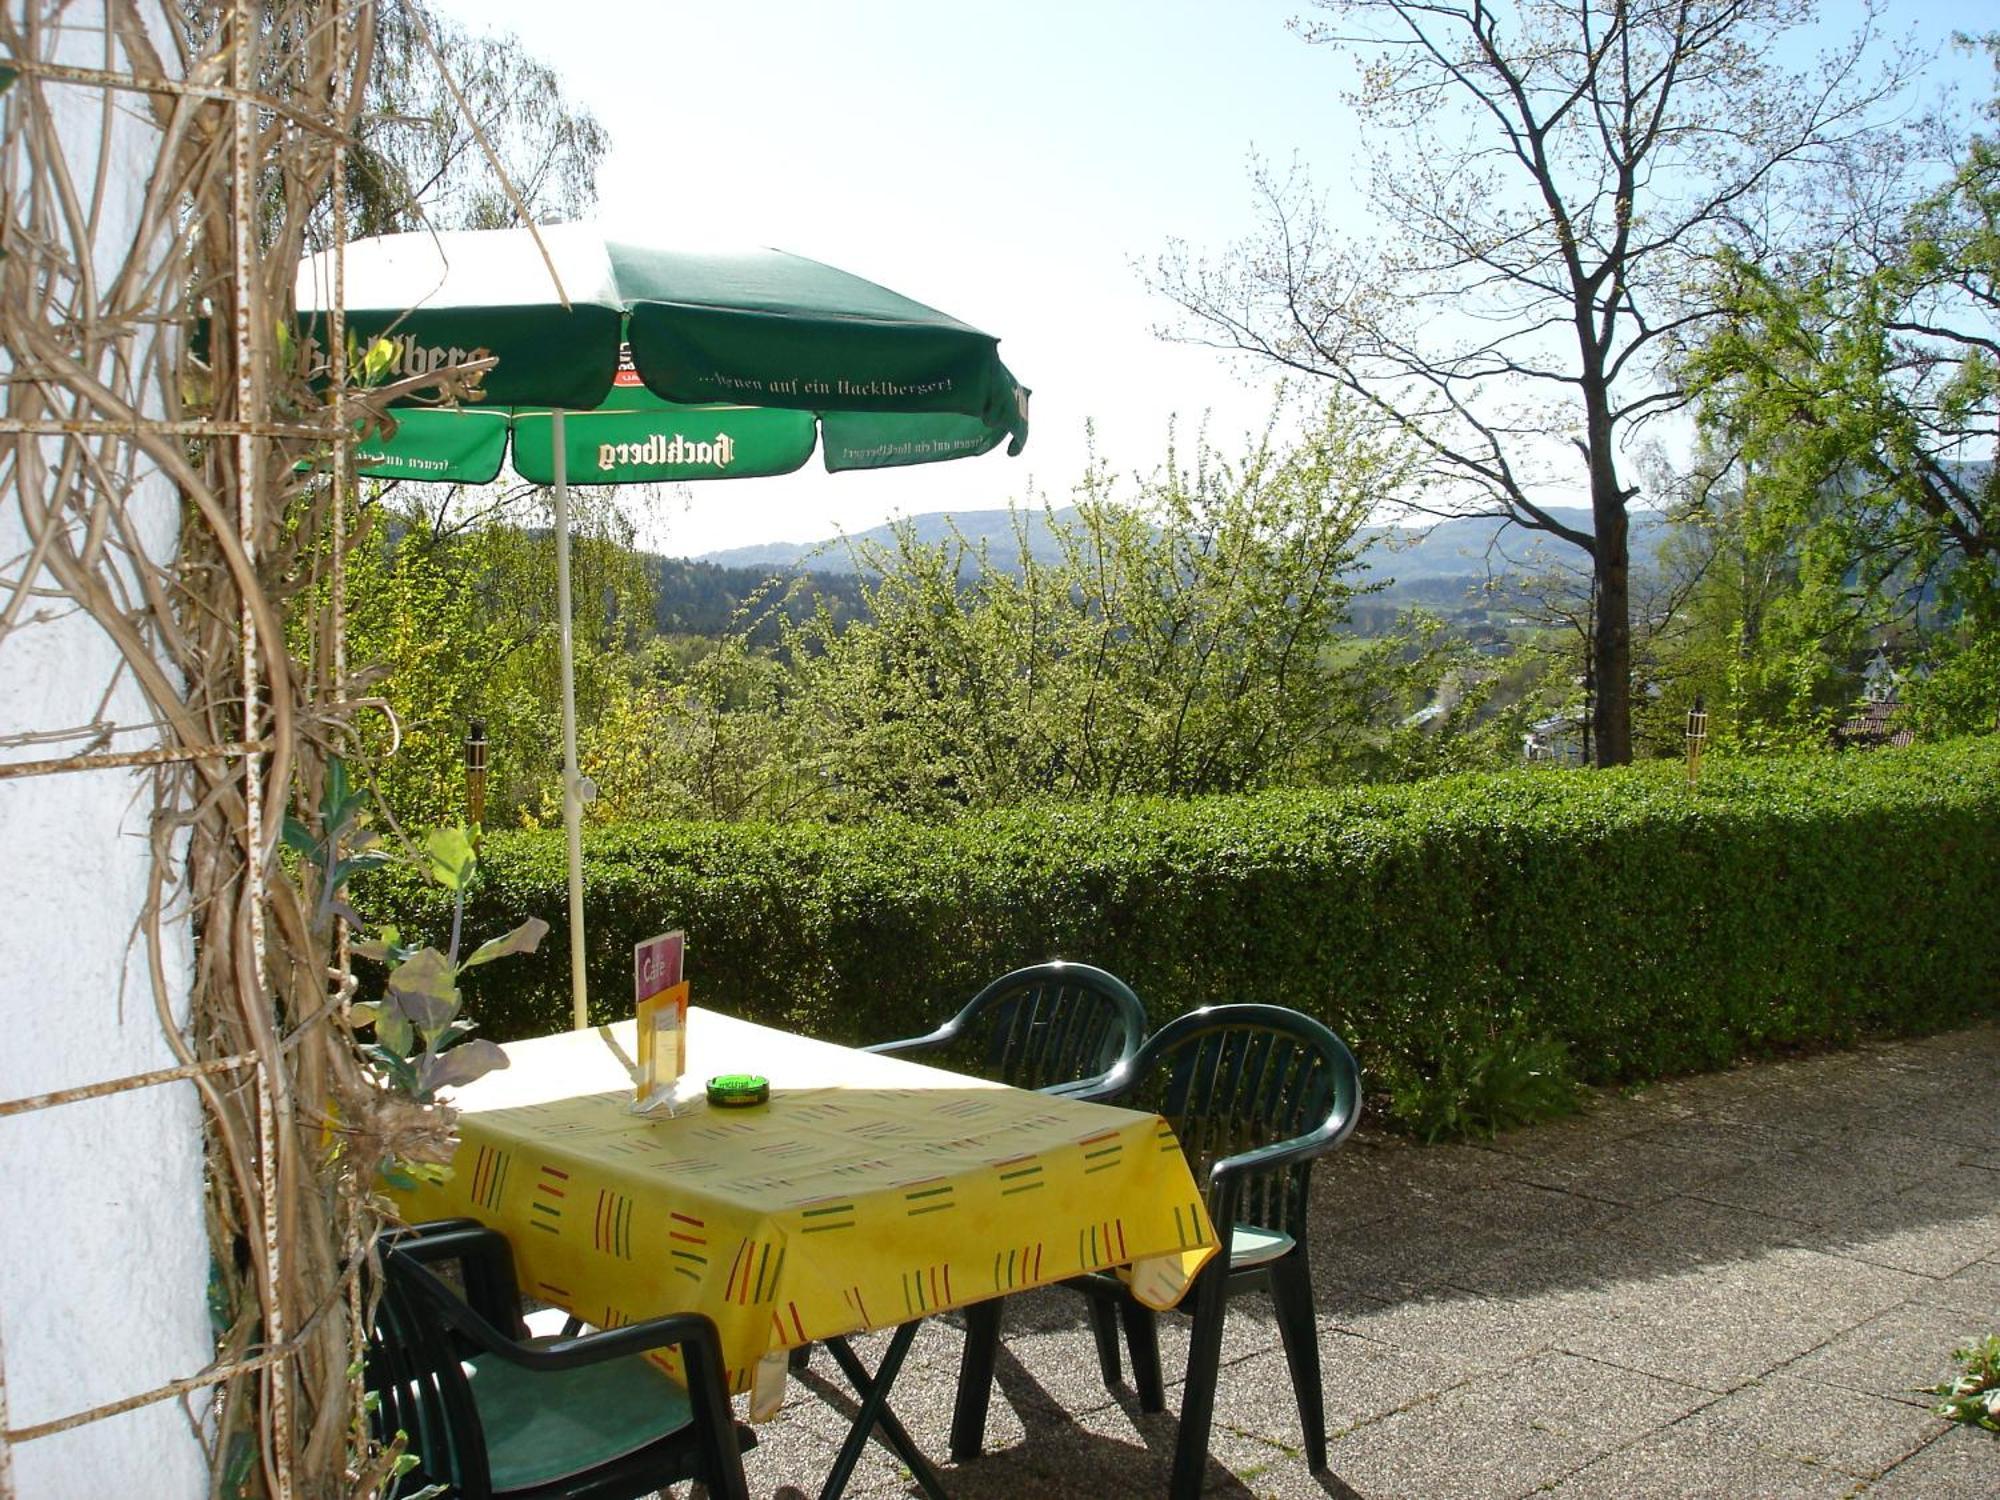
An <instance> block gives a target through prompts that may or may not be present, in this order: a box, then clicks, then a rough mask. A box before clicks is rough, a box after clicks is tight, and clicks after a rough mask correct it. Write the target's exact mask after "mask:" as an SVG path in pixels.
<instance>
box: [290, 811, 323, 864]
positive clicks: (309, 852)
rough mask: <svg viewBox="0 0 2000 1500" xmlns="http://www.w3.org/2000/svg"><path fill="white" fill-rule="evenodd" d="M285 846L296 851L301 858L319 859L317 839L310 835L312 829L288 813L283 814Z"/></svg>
mask: <svg viewBox="0 0 2000 1500" xmlns="http://www.w3.org/2000/svg"><path fill="white" fill-rule="evenodd" d="M284 840H285V847H286V848H287V849H295V850H297V851H298V854H299V857H300V858H301V859H310V860H313V861H315V862H317V861H318V859H319V840H318V839H316V838H314V837H313V836H312V830H311V829H310V828H308V827H306V825H305V824H303V823H301V822H300V821H299V820H298V819H297V818H295V817H293V816H292V815H291V814H290V813H287V814H286V815H285V831H284Z"/></svg>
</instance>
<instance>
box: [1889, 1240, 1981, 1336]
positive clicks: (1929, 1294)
mask: <svg viewBox="0 0 2000 1500" xmlns="http://www.w3.org/2000/svg"><path fill="white" fill-rule="evenodd" d="M1911 1300H1912V1301H1915V1302H1929V1303H1931V1304H1933V1305H1934V1306H1937V1307H1949V1308H1954V1309H1956V1310H1957V1311H1959V1312H1961V1313H1966V1314H1968V1315H1970V1317H1971V1319H1972V1320H1973V1321H1975V1322H1976V1321H1979V1320H1985V1321H1987V1322H1995V1323H2000V1311H1996V1309H2000V1258H1995V1259H1989V1260H1976V1261H1974V1262H1973V1263H1972V1264H1971V1265H1969V1266H1966V1267H1965V1268H1964V1269H1963V1270H1960V1271H1956V1272H1954V1273H1953V1274H1951V1275H1950V1276H1945V1277H1941V1278H1939V1279H1938V1280H1936V1281H1933V1282H1932V1283H1931V1284H1930V1285H1929V1286H1927V1287H1925V1288H1924V1289H1923V1290H1921V1291H1919V1292H1918V1293H1916V1295H1915V1296H1914V1297H1912V1298H1911ZM1996 1331H2000V1330H1996Z"/></svg>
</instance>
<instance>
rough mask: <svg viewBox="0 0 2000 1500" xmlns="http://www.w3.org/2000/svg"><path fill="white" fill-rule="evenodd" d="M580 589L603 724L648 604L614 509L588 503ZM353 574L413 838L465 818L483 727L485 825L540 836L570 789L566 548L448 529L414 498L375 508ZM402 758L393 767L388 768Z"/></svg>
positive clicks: (580, 685) (387, 775) (380, 781)
mask: <svg viewBox="0 0 2000 1500" xmlns="http://www.w3.org/2000/svg"><path fill="white" fill-rule="evenodd" d="M574 498H575V499H576V500H577V501H578V506H577V523H578V524H577V529H576V531H575V533H574V534H573V535H572V538H571V541H572V553H571V574H572V585H573V587H572V595H573V601H574V611H573V621H574V626H573V629H574V636H575V642H576V662H577V674H576V681H577V705H578V709H577V711H578V714H579V716H580V717H583V718H585V719H588V718H591V717H595V716H596V715H597V714H599V713H600V712H603V711H605V710H606V708H607V707H608V705H610V704H611V703H612V702H613V701H614V700H615V699H616V698H617V696H618V694H619V692H620V691H621V689H622V686H623V683H624V681H625V675H626V668H625V665H624V661H625V657H626V654H627V652H628V650H629V648H630V647H631V646H632V645H633V644H634V641H635V633H636V632H637V631H639V630H641V629H643V628H644V626H645V623H646V622H647V616H648V610H649V601H648V598H647V594H646V578H645V573H644V569H643V567H642V565H641V563H640V561H639V559H638V558H637V557H636V556H635V555H634V554H633V553H632V552H631V551H630V550H629V548H630V541H631V535H630V532H629V530H627V529H626V528H625V525H624V521H623V517H622V516H621V515H620V514H619V512H618V511H617V510H616V508H615V507H614V506H612V505H611V504H610V503H609V502H607V501H606V500H604V499H603V498H602V496H601V495H600V494H599V493H597V492H593V491H578V492H577V494H576V496H575V497H574ZM369 510H370V521H369V526H368V529H367V530H366V531H365V532H364V533H363V535H362V536H360V537H359V538H358V539H356V541H355V543H354V545H353V547H352V549H351V551H350V553H349V561H348V590H347V595H348V608H347V616H348V655H349V658H350V659H351V660H352V661H354V662H355V663H357V664H361V665H363V666H364V669H365V677H364V681H365V683H366V687H365V688H364V690H365V691H368V692H371V693H373V694H374V695H376V696H378V697H380V698H381V699H382V700H383V702H384V703H385V705H386V706H387V708H388V709H389V710H390V713H391V714H393V716H394V717H393V725H392V724H391V723H390V722H389V721H387V720H383V721H373V720H371V721H367V728H366V734H367V737H368V748H369V749H370V750H372V751H373V752H374V755H373V757H372V758H373V759H374V760H375V763H376V766H377V770H376V781H377V789H378V791H379V793H380V796H381V800H382V802H383V803H384V805H385V806H386V807H387V808H388V809H389V810H391V811H392V812H393V813H394V815H395V816H396V817H397V818H398V819H400V820H402V821H403V822H405V823H411V824H415V825H418V826H422V825H427V824H433V823H450V822H456V821H459V820H460V819H462V818H463V817H464V815H465V812H464V810H465V782H464V774H463V756H464V742H465V736H466V733H467V731H468V729H469V726H470V724H471V721H472V720H474V719H482V720H484V721H485V723H486V727H487V736H488V741H489V748H488V752H487V757H488V791H487V820H488V822H490V823H494V824H506V823H513V822H519V821H522V820H523V819H528V820H532V819H534V818H536V817H537V816H539V815H540V814H541V813H542V811H543V809H544V806H545V803H546V801H547V798H548V796H549V795H550V793H549V790H548V789H549V788H550V787H552V786H559V785H560V781H561V764H562V746H561V739H560V734H559V731H558V729H557V727H556V716H555V709H554V706H553V705H554V704H555V703H556V702H557V694H558V691H559V688H558V682H559V676H558V673H559V662H558V630H559V625H560V622H559V620H558V617H557V611H556V582H555V544H554V540H553V538H552V537H551V536H550V535H549V533H548V532H547V530H546V529H533V530H530V529H528V528H525V527H522V526H518V525H514V524H509V523H505V522H498V521H488V522H485V523H484V524H478V525H464V526H460V525H455V524H450V523H449V517H448V513H447V523H446V524H442V525H440V524H437V523H438V521H439V514H440V513H439V512H435V511H429V510H425V509H420V508H419V507H418V506H417V505H415V504H414V503H412V501H411V492H409V491H405V492H403V493H402V494H400V495H390V496H388V497H386V498H383V499H381V500H378V501H377V502H376V503H375V504H374V505H372V506H371V507H370V508H369ZM392 750H393V753H391V752H392Z"/></svg>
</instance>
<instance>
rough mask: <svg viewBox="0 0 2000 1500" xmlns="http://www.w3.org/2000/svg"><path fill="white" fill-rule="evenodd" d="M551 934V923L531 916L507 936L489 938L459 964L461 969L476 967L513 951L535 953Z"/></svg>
mask: <svg viewBox="0 0 2000 1500" xmlns="http://www.w3.org/2000/svg"><path fill="white" fill-rule="evenodd" d="M548 935H549V924H548V923H547V922H544V921H543V920H542V919H541V918H540V917H530V918H528V920H527V921H525V922H523V923H522V924H521V925H520V926H519V927H516V928H515V929H514V930H513V931H512V932H510V933H507V934H506V935H505V936H502V937H497V938H488V939H487V940H486V941H485V942H483V943H481V944H480V945H479V946H478V947H477V948H475V949H474V950H473V951H472V957H470V958H468V959H467V960H466V961H465V962H464V963H463V964H461V965H460V966H459V968H460V970H461V971H463V970H465V969H471V968H476V967H477V966H478V965H480V964H484V963H491V962H492V961H493V960H494V959H496V958H505V957H507V956H508V955H509V954H511V953H533V952H534V951H535V950H536V949H537V948H539V947H540V946H541V945H542V939H543V938H545V937H547V936H548Z"/></svg>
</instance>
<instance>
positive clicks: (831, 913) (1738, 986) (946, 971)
mask: <svg viewBox="0 0 2000 1500" xmlns="http://www.w3.org/2000/svg"><path fill="white" fill-rule="evenodd" d="M485 856H486V863H485V871H486V873H485V875H484V876H483V878H482V880H481V883H480V885H479V887H478V889H477V890H476V891H475V893H474V894H473V896H472V899H471V901H470V904H469V907H468V911H467V922H466V933H467V936H468V938H469V939H472V940H476V939H478V938H483V937H487V936H490V935H492V934H495V933H498V932H500V931H503V930H505V929H506V928H508V927H511V926H513V925H514V924H515V923H517V922H519V921H520V920H521V919H522V918H524V917H527V916H531V915H537V916H541V917H545V918H546V919H547V920H548V921H549V923H550V926H551V929H552V931H551V933H550V936H549V939H548V941H547V942H546V943H545V944H544V945H543V947H542V950H541V952H540V953H538V954H536V955H534V956H532V957H525V958H513V959H508V960H506V961H505V962H503V963H498V964H494V965H491V966H488V967H486V968H484V969H481V970H479V971H476V972H475V973H474V974H473V975H471V976H469V984H468V996H467V1010H468V1012H469V1013H470V1014H471V1015H472V1016H474V1017H476V1018H477V1019H478V1020H479V1022H480V1024H481V1027H482V1030H483V1031H484V1033H485V1034H487V1035H490V1036H495V1037H498V1038H500V1039H502V1040H505V1039H508V1038H511V1037H518V1036H523V1035H531V1034H535V1033H538V1032H546V1031H552V1030H557V1029H560V1028H562V1027H563V1026H565V1025H567V1023H568V1018H569V998H568V996H569V981H568V975H569V953H568V944H567V926H566V922H565V917H564V910H565V906H564V902H565V883H564V882H565V875H564V864H563V841H562V837H561V834H560V833H559V832H556V833H531V834H523V833H515V834H500V833H496V834H493V835H491V836H490V837H489V838H488V839H487V841H486V846H485ZM585 869H586V900H587V906H586V910H587V911H588V913H589V915H590V930H589V973H590V984H591V996H592V1001H591V1004H592V1014H593V1017H594V1018H595V1019H599V1020H603V1019H611V1018H615V1017H618V1016H621V1015H625V1014H629V1012H630V1009H631V979H630V975H631V957H632V945H633V943H634V942H636V941H637V940H639V939H640V938H643V937H646V936H649V935H651V934H653V933H656V932H659V931H662V930H664V929H666V928H669V927H684V928H686V929H687V932H688V964H689V971H688V972H689V976H690V978H691V979H692V980H693V984H694V997H695V1002H696V1003H697V1004H701V1005H707V1006H711V1007H716V1008H719V1009H723V1010H727V1011H731V1012H734V1013H736V1014H739V1015H743V1016H748V1017H751V1018H753V1019H757V1020H761V1021H767V1022H771V1023H774V1024H779V1025H783V1026H786V1027H790V1028H793V1029H798V1030H803V1031H807V1032H810V1033H813V1034H817V1035H822V1036H828V1037H833V1038H836V1039H842V1040H857V1039H866V1038H876V1039H879V1038H884V1037H890V1036H900V1035H906V1034H909V1033H912V1032H915V1031H918V1030H921V1029H924V1028H926V1027H928V1026H929V1025H931V1024H932V1023H934V1022H936V1021H937V1020H939V1019H941V1018H942V1017H944V1016H946V1015H948V1014H949V1013H950V1012H951V1011H952V1010H953V1009H955V1008H956V1006H957V1005H958V1004H960V1003H961V1002H963V1001H964V1000H965V999H966V998H967V997H968V996H970V995H971V994H972V993H973V991H974V990H976V989H977V988H978V987H979V986H980V985H981V984H982V983H983V982H984V981H985V980H987V979H989V978H991V977H992V976H994V975H996V974H998V973H1001V972H1003V971H1005V970H1006V969H1009V968H1011V967H1014V966H1016V965H1019V964H1024V963H1030V962H1034V961H1037V960H1040V959H1044V958H1050V957H1063V958H1070V959H1081V960H1084V961H1087V962H1090V963H1094V964H1099V965H1101V966H1103V967H1105V968H1108V969H1110V970H1112V971H1113V972H1114V973H1117V974H1119V975H1121V976H1122V977H1124V978H1125V979H1126V980H1127V981H1129V982H1130V983H1131V984H1132V985H1133V987H1134V988H1135V989H1136V990H1137V991H1138V992H1139V995H1140V996H1141V998H1142V999H1144V1000H1145V1001H1146V1004H1147V1007H1148V1010H1149V1011H1150V1012H1151V1014H1152V1018H1153V1021H1154V1024H1155V1025H1158V1024H1160V1023H1162V1022H1164V1021H1166V1020H1167V1019H1169V1018H1170V1017H1172V1016H1174V1015H1176V1014H1179V1013H1180V1012H1181V1011H1183V1010H1186V1009H1189V1008H1192V1007H1194V1006H1198V1005H1205V1004H1211V1003H1219V1002H1223V1001H1231V1000H1263V1001H1272V1002H1276V1003H1278V1004H1282V1005H1289V1006H1293V1007H1296V1008H1297V1009H1300V1010H1305V1011H1309V1012H1311V1013H1312V1014H1314V1015H1317V1016H1320V1017H1322V1018H1323V1019H1325V1020H1326V1021H1327V1022H1328V1023H1329V1024H1330V1025H1332V1026H1333V1027H1334V1028H1335V1030H1337V1031H1339V1032H1340V1033H1341V1034H1342V1035H1344V1036H1345V1037H1346V1038H1347V1039H1348V1040H1349V1042H1350V1043H1351V1044H1352V1045H1353V1047H1354V1050H1355V1052H1356V1054H1357V1055H1358V1056H1359V1057H1360V1059H1361V1063H1362V1066H1363V1068H1364V1070H1366V1071H1367V1072H1368V1074H1369V1075H1370V1084H1371V1090H1372V1091H1379V1090H1384V1089H1387V1090H1400V1089H1402V1088H1404V1087H1406V1086H1409V1085H1410V1084H1412V1083H1413V1082H1416V1081H1420V1080H1423V1079H1425V1078H1427V1077H1430V1076H1432V1075H1433V1074H1435V1073H1436V1072H1437V1070H1438V1069H1439V1068H1440V1067H1442V1066H1444V1065H1446V1064H1447V1063H1449V1062H1451V1061H1452V1060H1454V1059H1460V1060H1462V1059H1463V1058H1464V1057H1466V1056H1467V1055H1469V1054H1470V1053H1472V1052H1475V1051H1477V1050H1478V1049H1480V1048H1482V1047H1490V1046H1491V1045H1493V1044H1494V1042H1495V1041H1496V1039H1505V1038H1536V1039H1539V1038H1552V1039H1554V1040H1555V1041H1557V1042H1559V1043H1560V1044H1561V1045H1562V1047H1564V1048H1565V1049H1567V1052H1568V1055H1569V1059H1570V1063H1571V1065H1572V1067H1573V1069H1574V1071H1575V1073H1576V1075H1577V1076H1578V1077H1580V1078H1582V1079H1584V1080H1586V1081H1589V1082H1597V1083H1608V1082H1616V1081H1627V1080H1637V1079H1648V1078H1654V1077H1658V1076H1661V1075H1663V1074H1667V1073H1673V1072H1682V1071H1690V1070H1697V1069H1702V1068H1710V1067H1715V1066H1717V1065H1720V1064H1723V1063H1726V1062H1728V1061H1729V1060H1731V1059H1732V1058H1735V1057H1738V1056H1740V1055H1744V1054H1746V1053H1755V1052H1758V1051H1760V1050H1765V1049H1770V1048H1774V1047H1780V1046H1786V1045H1791V1044H1801V1043H1807V1044H1812V1043H1829V1042H1847V1041H1850V1040H1852V1039H1854V1038H1856V1037H1858V1036H1861V1035H1863V1034H1868V1033H1909V1032H1921V1031H1927V1030H1937V1029H1942V1028H1946V1027H1950V1026H1952V1025H1955V1024H1963V1023H1966V1022H1969V1021H1970V1020H1972V1019H1974V1018H1976V1017H1980V1016H1985V1015H1991V1014H1994V1013H1995V1011H1996V997H2000V903H1996V900H1995V897H1996V894H2000V739H1992V738H1982V739H1978V740H1969V741H1960V742H1956V743H1951V744H1945V745H1937V746H1921V747H1914V748H1911V749H1907V750H1899V751H1877V752H1873V753H1870V754H1849V755H1842V756H1831V755H1827V756H1815V757H1802V758H1797V759H1769V760H1745V761H1729V760H1712V761H1710V762H1709V763H1708V765H1707V766H1706V767H1705V768H1704V770H1703V773H1702V779H1701V781H1700V784H1699V785H1698V786H1697V787H1696V788H1694V789H1692V790H1690V788H1689V787H1688V786H1687V785H1686V782H1685V777H1684V775H1683V773H1682V771H1681V769H1680V768H1679V767H1678V766H1676V765H1672V764H1653V765H1647V766H1640V767H1634V768H1631V769H1627V770H1621V771H1615V772H1597V773H1581V772H1574V771H1525V770H1524V771H1521V772H1517V773H1508V774H1502V775H1488V776H1462V777H1453V778H1449V779H1446V780H1441V781H1435V782H1429V783H1423V784H1419V785H1414V786H1400V787H1380V788H1365V789H1356V790H1345V791H1324V792H1277V793H1264V794H1258V795H1251V796H1244V797H1231V798H1211V799H1204V800H1198V801H1190V802H1165V801H1130V802H1118V803H1111V804H1104V805H1089V806H1063V807H1053V808H1050V807H1043V808H1028V809H1020V810H1015V811H1010V812H1006V813H1001V814H995V815H991V816H983V817H977V818H969V819H967V820H965V821H963V822H960V823H956V824H952V825H949V826H942V827H938V826H919V825H915V824H909V823H904V822H899V821H894V820H885V821H883V822H881V823H877V824H873V825H870V826H867V827H855V828H825V827H819V826H811V827H804V826H800V827H761V826H737V825H663V826H654V825H646V826H637V827H625V828H618V829H612V830H606V831H604V832H600V833H596V834H593V835H590V836H588V837H587V838H586V840H585ZM356 894H357V898H358V902H359V904H360V905H361V906H362V908H363V909H364V910H365V911H367V912H369V913H370V914H371V915H372V916H374V917H376V918H377V919H386V920H394V921H396V922H398V923H399V924H400V925H401V926H402V927H403V929H404V931H405V932H406V933H411V932H418V933H422V934H424V935H426V936H429V937H432V938H433V939H437V940H441V939H442V937H443V936H444V934H445V933H446V932H448V930H449V913H448V907H447V904H446V901H445V899H444V895H443V892H442V891H439V890H437V889H436V888H430V889H423V888H419V887H418V886H417V885H416V884H415V883H414V881H413V880H410V879H407V878H403V877H399V876H398V877H392V876H388V875H377V876H371V877H369V878H368V882H367V883H365V884H363V885H362V887H361V889H360V890H359V891H358V892H357V893H356Z"/></svg>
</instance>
